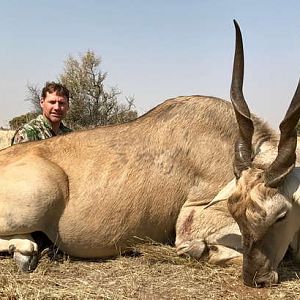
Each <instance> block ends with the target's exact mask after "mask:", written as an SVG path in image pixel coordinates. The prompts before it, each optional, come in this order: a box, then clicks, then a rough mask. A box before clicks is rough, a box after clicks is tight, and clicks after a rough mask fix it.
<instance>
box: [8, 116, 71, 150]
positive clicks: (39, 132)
mask: <svg viewBox="0 0 300 300" xmlns="http://www.w3.org/2000/svg"><path fill="white" fill-rule="evenodd" d="M71 131H72V130H71V129H70V128H68V127H66V126H65V125H63V123H60V126H59V130H58V133H57V134H55V133H54V132H53V130H52V126H51V124H50V123H49V121H48V120H47V119H46V118H45V117H44V116H43V115H39V116H38V117H37V118H35V119H33V120H31V121H30V122H28V123H27V124H25V125H23V126H22V127H20V128H19V129H18V130H17V131H16V132H15V135H14V136H13V138H12V140H11V145H14V144H19V143H24V142H29V141H37V140H44V139H47V138H50V137H52V136H56V135H61V134H65V133H68V132H71Z"/></svg>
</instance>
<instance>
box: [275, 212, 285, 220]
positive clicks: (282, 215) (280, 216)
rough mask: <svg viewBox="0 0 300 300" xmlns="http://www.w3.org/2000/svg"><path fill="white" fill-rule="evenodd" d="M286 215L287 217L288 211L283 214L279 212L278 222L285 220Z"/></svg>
mask: <svg viewBox="0 0 300 300" xmlns="http://www.w3.org/2000/svg"><path fill="white" fill-rule="evenodd" d="M285 217H286V211H284V212H282V213H281V214H279V215H278V216H277V219H276V223H278V222H280V221H282V220H284V219H285Z"/></svg>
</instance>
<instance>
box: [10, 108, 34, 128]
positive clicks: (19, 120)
mask: <svg viewBox="0 0 300 300" xmlns="http://www.w3.org/2000/svg"><path fill="white" fill-rule="evenodd" d="M37 115H38V113H37V112H29V113H27V114H24V115H21V116H18V117H15V118H13V119H12V120H10V121H9V127H10V129H12V130H16V129H18V128H19V127H21V126H22V125H24V124H26V123H28V122H29V121H30V120H32V119H34V118H36V117H37Z"/></svg>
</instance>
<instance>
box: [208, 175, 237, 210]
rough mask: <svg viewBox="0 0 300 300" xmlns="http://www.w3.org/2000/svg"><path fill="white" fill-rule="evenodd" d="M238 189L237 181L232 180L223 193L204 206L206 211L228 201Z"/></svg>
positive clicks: (222, 190) (223, 189)
mask: <svg viewBox="0 0 300 300" xmlns="http://www.w3.org/2000/svg"><path fill="white" fill-rule="evenodd" d="M235 187H236V180H235V179H232V180H231V181H229V182H228V183H227V184H226V185H225V186H224V187H223V188H222V189H221V191H220V192H219V193H218V194H217V195H216V196H215V197H214V198H213V199H212V200H211V201H210V202H209V203H208V204H207V205H205V206H204V209H206V208H208V207H210V206H212V205H214V204H216V203H218V202H221V201H226V200H228V198H229V197H230V196H231V195H232V193H233V192H234V190H235Z"/></svg>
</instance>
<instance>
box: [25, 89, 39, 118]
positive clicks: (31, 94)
mask: <svg viewBox="0 0 300 300" xmlns="http://www.w3.org/2000/svg"><path fill="white" fill-rule="evenodd" d="M41 92H42V90H41V88H39V87H38V86H37V85H31V84H27V97H26V99H25V101H29V102H31V104H32V108H33V112H35V113H37V114H39V113H41V112H42V109H41V106H40V95H41Z"/></svg>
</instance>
